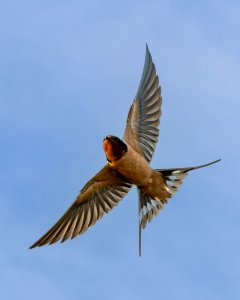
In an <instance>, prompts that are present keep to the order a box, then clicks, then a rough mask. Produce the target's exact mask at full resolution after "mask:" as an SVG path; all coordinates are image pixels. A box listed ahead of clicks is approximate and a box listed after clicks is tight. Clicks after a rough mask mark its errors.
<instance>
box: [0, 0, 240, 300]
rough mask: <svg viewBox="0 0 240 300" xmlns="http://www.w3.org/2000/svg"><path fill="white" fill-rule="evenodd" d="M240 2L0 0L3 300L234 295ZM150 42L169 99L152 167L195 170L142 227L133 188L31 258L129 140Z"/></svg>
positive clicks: (239, 265) (239, 266) (238, 246)
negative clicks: (109, 138) (108, 155)
mask: <svg viewBox="0 0 240 300" xmlns="http://www.w3.org/2000/svg"><path fill="white" fill-rule="evenodd" d="M239 20H240V4H239V2H238V1H226V0H223V1H214V0H209V1H204V0H203V1H195V2H194V1H174V0H173V1H128V2H127V1H125V3H123V1H88V2H87V1H43V0H42V1H30V0H29V1H27V0H23V1H12V0H8V1H4V0H1V1H0V45H1V46H0V140H1V147H0V166H1V167H0V237H1V250H0V266H1V268H0V269H1V271H0V282H1V298H2V299H8V300H11V299H14V300H16V299H17V300H18V299H19V300H22V299H24V300H25V299H35V300H39V299H53V300H54V299H58V300H63V299H71V300H75V299H84V300H85V299H86V300H92V299H98V300H101V299H116V300H118V299H138V300H142V299H149V300H155V299H168V300H175V299H176V300H177V299H185V300H190V299H191V300H192V299H195V300H200V299H201V300H202V299H204V300H208V299H211V300H215V299H218V300H219V299H228V300H229V299H236V298H237V297H238V295H239V294H240V285H239V278H240V256H239V253H240V240H239V229H240V226H239V225H240V218H239V211H240V201H239V195H238V187H239V168H240V165H239V152H240V149H239V148H240V147H239V146H240V142H239V125H240V124H239V113H240V104H239V94H240V93H239V92H240V91H239V90H240V85H239V75H240V74H239V70H240V63H239V53H240V42H239V30H240V21H239ZM145 42H148V45H149V48H150V51H151V53H152V56H153V60H154V62H155V65H156V68H157V72H158V74H159V78H160V82H161V85H162V92H163V114H162V118H161V125H160V139H159V143H158V146H157V149H156V152H155V156H154V159H153V161H152V166H153V167H156V168H167V167H185V166H191V165H195V164H201V163H207V162H209V161H212V160H215V159H218V158H222V162H221V163H219V164H217V165H214V166H211V167H209V168H206V169H201V170H198V171H196V172H193V173H191V174H190V175H189V176H188V177H187V178H186V179H185V182H184V184H183V186H182V188H181V189H180V191H179V192H178V193H177V194H176V195H175V197H174V198H173V199H172V200H171V201H170V202H169V204H168V205H167V206H166V207H165V209H164V210H163V211H162V212H161V213H160V214H159V216H158V217H157V218H155V219H154V220H153V221H152V223H151V224H150V225H149V226H147V229H146V230H145V231H144V232H143V255H142V258H139V257H138V245H137V242H138V241H137V238H138V235H137V224H138V220H137V193H136V190H135V189H133V190H132V191H131V192H130V193H129V195H128V196H127V197H126V198H124V200H123V201H122V202H121V203H120V204H119V205H118V207H116V208H115V209H114V210H113V211H112V212H111V213H109V214H108V215H107V216H105V217H104V218H103V219H102V220H101V221H99V222H98V223H97V224H96V225H95V226H94V227H93V228H91V229H89V231H88V232H87V233H85V234H84V235H82V236H79V237H77V238H76V239H75V240H73V241H70V242H66V243H64V244H55V245H53V246H46V247H42V248H38V249H34V250H31V251H30V250H28V246H29V245H31V244H32V243H33V242H34V241H35V240H36V239H37V238H39V237H40V235H41V234H43V233H44V232H45V231H46V230H47V229H48V228H49V226H51V225H52V224H53V223H54V222H55V221H56V220H57V219H58V217H60V215H61V214H62V213H63V212H64V210H65V209H66V208H67V207H68V206H69V205H70V203H71V202H72V201H73V200H74V198H75V196H76V195H77V193H78V191H79V190H80V189H81V187H82V186H83V185H84V183H85V182H86V181H87V180H88V179H89V178H90V177H91V176H92V175H94V174H95V173H96V172H97V171H98V170H99V169H100V168H101V167H102V166H103V164H104V163H105V156H104V152H103V150H102V139H103V137H104V136H105V135H107V134H114V135H117V136H119V137H121V136H122V134H123V130H124V124H125V120H126V116H127V112H128V109H129V107H130V105H131V103H132V100H133V97H134V95H135V92H136V90H137V86H138V83H139V80H140V76H141V72H142V68H143V62H144V55H145Z"/></svg>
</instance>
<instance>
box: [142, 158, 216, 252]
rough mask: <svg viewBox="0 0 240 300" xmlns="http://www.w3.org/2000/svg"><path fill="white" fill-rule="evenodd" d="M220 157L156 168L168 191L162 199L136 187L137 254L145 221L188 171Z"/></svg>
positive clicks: (152, 215)
mask: <svg viewBox="0 0 240 300" xmlns="http://www.w3.org/2000/svg"><path fill="white" fill-rule="evenodd" d="M220 160H221V159H218V160H215V161H213V162H210V163H208V164H204V165H200V166H196V167H187V168H175V169H156V171H158V172H159V173H161V175H162V177H163V179H164V181H165V185H166V187H165V188H166V190H167V192H168V193H169V195H170V196H169V197H168V198H164V199H152V198H151V197H149V196H148V195H146V194H145V193H143V191H142V190H141V189H140V188H138V218H139V256H141V235H142V229H144V228H145V226H146V224H147V222H149V223H150V222H151V221H152V218H153V217H155V216H157V214H158V213H159V210H160V209H162V208H163V206H164V204H166V203H167V201H168V199H169V198H171V197H172V196H173V195H174V194H175V193H176V192H177V190H178V188H179V187H180V185H181V184H182V181H183V179H184V178H185V177H186V176H187V174H188V172H189V171H192V170H196V169H200V168H204V167H207V166H210V165H212V164H215V163H217V162H219V161H220Z"/></svg>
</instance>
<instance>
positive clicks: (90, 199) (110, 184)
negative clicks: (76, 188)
mask: <svg viewBox="0 0 240 300" xmlns="http://www.w3.org/2000/svg"><path fill="white" fill-rule="evenodd" d="M116 175H117V174H116V173H115V172H112V171H111V170H110V168H109V167H105V168H103V169H102V171H100V172H99V173H98V174H97V175H96V176H95V177H93V179H91V180H90V181H89V182H88V183H87V184H86V185H85V187H84V188H83V189H82V190H81V192H80V195H79V196H78V197H77V198H76V200H75V201H74V202H73V204H72V205H71V206H70V208H69V209H68V210H67V211H66V212H65V214H64V215H63V216H62V217H61V218H60V219H59V220H58V221H57V223H56V224H55V225H53V226H52V227H51V228H50V229H49V230H48V231H47V232H46V233H45V234H44V235H43V236H42V237H41V238H40V239H39V240H38V241H36V242H35V243H34V244H33V245H32V246H31V247H30V248H34V247H38V246H43V245H45V244H54V243H56V242H57V241H59V240H61V242H64V241H66V240H67V239H68V238H70V237H71V238H72V239H73V238H75V237H76V236H77V235H78V234H82V233H84V232H85V231H86V230H87V229H88V228H89V227H90V226H92V225H94V224H95V223H96V222H97V220H99V219H101V218H102V217H103V216H104V214H106V213H108V212H109V211H110V210H112V209H113V208H114V207H115V206H116V205H117V204H118V202H119V201H120V200H121V199H122V198H123V197H124V196H125V195H126V194H127V193H128V191H129V190H130V188H131V184H129V183H127V182H124V180H123V179H122V178H118V177H116Z"/></svg>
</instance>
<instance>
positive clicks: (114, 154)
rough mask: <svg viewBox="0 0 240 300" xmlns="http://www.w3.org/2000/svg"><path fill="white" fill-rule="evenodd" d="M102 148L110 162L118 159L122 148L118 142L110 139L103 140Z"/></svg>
mask: <svg viewBox="0 0 240 300" xmlns="http://www.w3.org/2000/svg"><path fill="white" fill-rule="evenodd" d="M103 149H104V152H105V154H106V156H107V159H108V160H109V161H110V162H114V161H117V160H119V159H120V158H121V157H122V149H121V147H119V145H118V143H116V142H114V141H111V140H107V139H106V140H104V141H103Z"/></svg>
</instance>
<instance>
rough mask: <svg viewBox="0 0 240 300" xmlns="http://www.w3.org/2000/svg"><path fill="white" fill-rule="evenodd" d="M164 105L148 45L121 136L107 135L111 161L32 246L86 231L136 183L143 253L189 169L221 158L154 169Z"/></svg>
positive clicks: (108, 155)
mask: <svg viewBox="0 0 240 300" xmlns="http://www.w3.org/2000/svg"><path fill="white" fill-rule="evenodd" d="M161 104H162V97H161V89H160V85H159V80H158V76H157V74H156V69H155V66H154V64H153V62H152V57H151V54H150V52H149V50H148V47H147V49H146V57H145V64H144V69H143V74H142V78H141V81H140V85H139V88H138V91H137V94H136V96H135V98H134V101H133V104H132V106H131V108H130V110H129V113H128V117H127V122H126V128H125V132H124V136H123V139H122V140H121V139H119V138H117V137H115V136H112V135H108V136H106V137H105V138H104V140H103V148H104V151H105V154H106V158H107V164H106V165H105V166H104V167H103V168H102V170H100V171H99V172H98V173H97V174H96V175H95V176H94V177H93V178H92V179H91V180H89V181H88V182H87V183H86V184H85V186H84V187H83V188H82V189H81V191H80V193H79V195H78V196H77V197H76V199H75V201H74V202H73V204H72V205H71V206H70V207H69V209H68V210H67V211H66V212H65V214H64V215H63V216H62V217H61V218H60V219H59V220H58V222H57V223H56V224H55V225H53V226H52V227H51V228H50V229H49V230H48V231H47V232H46V233H45V234H44V235H43V236H42V237H41V238H40V239H39V240H38V241H36V242H35V243H34V244H33V245H32V246H31V247H30V248H34V247H36V246H43V245H45V244H53V243H55V242H57V241H58V240H60V239H61V241H62V242H64V241H65V240H67V239H68V238H69V237H71V238H74V237H76V236H77V235H78V234H82V233H83V232H85V231H86V230H87V229H88V228H89V227H90V226H92V225H94V224H95V223H96V221H97V220H99V219H101V218H102V217H103V215H104V214H105V213H108V212H109V211H110V210H111V209H112V208H113V207H114V206H116V205H117V204H118V202H119V201H120V200H121V199H122V198H123V197H124V196H125V195H126V194H127V193H128V191H129V190H130V189H131V187H132V186H133V185H135V186H137V189H138V207H139V254H140V255H141V230H142V229H144V228H145V226H146V224H147V223H148V222H151V220H152V218H153V217H154V216H156V215H157V214H158V212H159V210H160V209H162V208H163V206H164V204H166V203H167V201H168V199H169V198H171V197H172V196H173V195H174V193H175V192H176V191H177V190H178V188H179V186H180V185H181V184H182V181H183V179H184V178H185V177H186V175H187V172H189V171H191V170H195V169H198V168H202V167H205V166H208V165H211V164H213V163H215V162H217V161H214V162H212V163H209V164H205V165H201V166H197V167H188V168H174V169H153V168H151V166H150V164H149V163H150V161H151V159H152V156H153V153H154V150H155V146H156V143H157V141H158V134H159V131H158V125H159V123H160V116H161ZM218 161H219V160H218Z"/></svg>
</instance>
